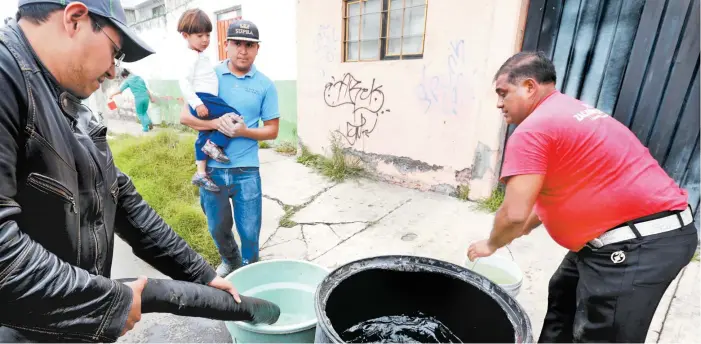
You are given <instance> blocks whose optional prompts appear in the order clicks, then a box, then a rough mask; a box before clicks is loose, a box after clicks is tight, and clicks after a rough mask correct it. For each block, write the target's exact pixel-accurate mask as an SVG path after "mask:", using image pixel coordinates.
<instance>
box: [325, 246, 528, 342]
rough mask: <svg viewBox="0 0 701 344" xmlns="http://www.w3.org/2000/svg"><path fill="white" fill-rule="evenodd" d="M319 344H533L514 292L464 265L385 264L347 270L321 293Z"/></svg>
mask: <svg viewBox="0 0 701 344" xmlns="http://www.w3.org/2000/svg"><path fill="white" fill-rule="evenodd" d="M314 301H315V308H316V316H317V319H318V324H317V327H316V335H315V342H316V343H351V342H356V343H366V342H409V341H416V342H422V343H437V342H442V343H446V342H452V343H456V342H457V343H460V342H462V343H474V342H477V343H532V342H533V334H532V329H531V323H530V320H529V318H528V315H527V314H526V312H524V310H523V309H522V308H521V306H520V305H519V304H518V302H516V300H514V299H513V298H512V297H511V296H510V295H509V294H507V292H506V291H504V290H503V289H502V288H501V287H499V286H498V285H496V284H494V283H492V282H491V281H489V280H488V279H486V278H484V277H483V276H481V275H479V274H477V273H475V272H472V271H470V270H468V269H466V268H464V267H461V266H459V265H455V264H451V263H448V262H444V261H440V260H436V259H431V258H425V257H414V256H379V257H372V258H366V259H361V260H357V261H354V262H351V263H348V264H346V265H343V266H341V267H339V268H337V269H335V270H334V271H332V272H331V273H329V275H327V276H326V278H325V279H324V280H323V281H322V282H321V284H320V285H319V287H318V288H317V290H316V295H315V300H314Z"/></svg>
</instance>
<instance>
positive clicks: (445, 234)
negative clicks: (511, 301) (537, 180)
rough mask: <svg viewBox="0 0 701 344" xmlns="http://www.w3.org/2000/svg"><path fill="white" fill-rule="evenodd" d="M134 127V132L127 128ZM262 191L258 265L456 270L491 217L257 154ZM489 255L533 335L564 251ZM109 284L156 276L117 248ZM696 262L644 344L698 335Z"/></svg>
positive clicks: (524, 244) (198, 331) (139, 334)
mask: <svg viewBox="0 0 701 344" xmlns="http://www.w3.org/2000/svg"><path fill="white" fill-rule="evenodd" d="M132 124H133V123H125V122H121V121H116V120H109V123H108V125H109V128H110V131H111V132H112V133H116V132H131V130H132V129H131V127H133V125H132ZM135 128H136V129H137V130H138V128H139V127H138V126H136V127H135ZM260 155H261V161H262V165H261V175H262V180H263V193H264V195H265V199H264V208H263V216H264V220H263V229H262V233H261V245H262V251H261V255H262V258H263V259H272V258H295V259H305V260H310V261H314V262H316V263H319V264H322V265H325V266H327V267H329V268H334V267H337V266H339V265H342V264H344V263H346V262H349V261H352V260H355V259H358V258H363V257H369V256H376V255H385V254H409V255H419V256H428V257H432V258H437V259H442V260H445V261H448V262H452V263H455V264H463V263H464V260H465V251H466V248H467V246H468V245H469V243H470V242H471V241H474V240H478V239H482V238H485V237H487V236H488V234H489V231H490V229H491V224H492V221H493V215H491V214H486V213H484V212H481V211H479V210H476V209H475V205H474V204H473V203H470V202H462V201H459V200H457V199H455V198H452V197H448V196H445V195H441V194H436V193H430V192H419V191H416V190H412V189H406V188H402V187H398V186H394V185H389V184H385V183H380V182H375V181H371V180H365V179H361V180H354V181H346V182H344V183H340V184H336V183H332V182H329V181H327V180H326V179H324V178H323V177H321V176H319V175H318V174H316V173H315V172H313V171H312V170H310V169H309V168H307V167H305V166H303V165H301V164H298V163H297V162H296V161H295V158H294V157H287V156H282V155H279V154H277V153H275V152H273V151H272V150H261V153H260ZM284 205H289V206H297V207H298V208H299V210H298V211H297V212H296V213H295V214H294V215H293V216H292V217H291V218H290V220H292V221H294V222H296V223H297V225H296V226H294V227H292V228H284V227H278V222H279V219H280V218H281V217H282V216H283V215H284V214H285V212H284V211H283V206H284ZM508 249H509V250H510V251H511V253H509V252H507V250H505V249H502V250H500V251H498V252H497V254H499V255H504V256H507V257H509V256H511V255H513V257H514V260H515V261H516V263H517V264H518V265H519V266H520V267H521V269H522V270H523V272H524V276H525V279H524V281H523V285H522V287H521V292H520V294H519V295H518V297H517V298H516V299H517V300H518V302H520V303H521V305H522V306H523V307H524V309H525V310H526V312H527V313H528V315H529V316H530V320H531V323H532V326H533V332H534V336H535V337H536V338H537V336H538V333H539V332H540V328H541V326H542V319H543V316H544V313H545V309H546V306H547V285H548V280H549V278H550V275H551V274H552V273H553V271H554V270H555V268H556V267H557V265H558V264H559V262H560V260H561V259H562V257H563V255H564V254H565V250H564V249H563V248H561V247H559V246H558V245H556V244H555V243H554V242H553V241H552V240H551V239H550V238H549V237H548V235H547V233H546V231H545V230H544V229H543V228H537V229H536V230H534V231H533V233H532V234H531V235H529V236H527V237H524V238H521V239H519V240H516V241H515V242H514V243H512V244H511V245H509V246H508ZM115 255H116V257H115V263H114V270H113V273H114V277H126V276H134V275H135V274H139V273H144V274H146V275H147V276H150V277H159V276H160V277H162V275H160V274H159V273H158V272H156V271H154V270H153V269H151V268H150V267H149V266H148V265H146V264H145V263H143V262H142V261H140V260H139V259H137V258H135V257H133V255H131V253H130V252H129V250H128V247H125V245H124V244H123V243H120V245H118V246H117V250H116V253H115ZM700 277H701V272H700V269H699V262H692V263H691V264H690V265H689V266H688V267H687V268H686V269H685V270H684V271H683V273H682V274H681V277H680V278H678V279H677V280H676V281H675V282H674V283H673V284H672V285H671V286H670V288H669V289H668V291H667V293H666V294H665V297H664V299H663V300H662V302H661V304H660V306H659V307H658V310H657V314H656V316H655V318H654V320H653V326H652V327H651V329H650V332H649V333H648V337H647V342H651V343H652V342H660V343H676V342H693V341H697V340H698V338H701V328H700V327H699V326H698V324H699V320H700V319H701V317H700V308H701V307H700V300H699V297H698V295H699V278H700ZM230 340H231V338H229V337H228V333H227V332H226V329H225V327H224V326H223V324H222V323H221V322H216V321H208V320H202V319H186V318H180V317H175V316H170V315H146V316H144V318H143V320H142V322H141V323H139V324H137V327H136V328H135V330H133V331H132V332H131V333H130V334H129V335H128V336H126V337H124V338H122V339H121V341H127V342H148V341H151V342H153V341H157V342H163V341H169V342H203V341H205V342H218V341H230Z"/></svg>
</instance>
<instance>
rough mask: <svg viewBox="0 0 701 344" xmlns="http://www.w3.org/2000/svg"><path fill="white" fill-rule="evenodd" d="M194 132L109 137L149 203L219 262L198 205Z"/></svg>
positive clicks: (213, 262) (208, 257)
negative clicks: (194, 179) (192, 179)
mask: <svg viewBox="0 0 701 344" xmlns="http://www.w3.org/2000/svg"><path fill="white" fill-rule="evenodd" d="M194 142H195V135H192V134H185V133H178V132H177V131H174V130H164V131H162V132H160V133H158V134H156V135H146V136H139V137H135V136H129V135H121V136H117V137H115V138H114V139H111V140H110V147H111V148H112V152H113V154H114V159H115V164H116V165H117V167H119V169H121V170H122V171H123V172H124V173H126V174H127V175H129V176H130V177H131V178H132V180H133V181H134V185H136V189H137V190H138V191H139V193H141V195H142V196H143V197H144V199H145V200H146V202H148V203H149V204H150V205H151V207H153V208H154V209H155V210H156V212H158V214H160V215H161V216H162V217H163V219H164V220H165V221H166V223H168V224H169V225H170V226H171V227H172V228H173V229H174V230H175V232H176V233H178V235H180V236H181V237H182V238H183V239H185V241H187V242H188V243H189V244H190V246H191V247H192V248H193V249H195V251H197V252H199V253H200V254H202V256H203V257H204V258H205V259H206V260H207V261H208V262H209V263H210V264H211V265H212V266H216V265H217V264H219V262H220V258H219V254H218V253H217V249H216V247H215V246H214V242H213V241H212V238H211V237H210V235H209V232H208V231H207V221H206V219H205V216H204V214H203V213H202V209H201V208H200V205H199V192H198V189H197V187H195V186H194V185H192V184H191V183H190V178H191V177H192V174H193V173H195V161H194Z"/></svg>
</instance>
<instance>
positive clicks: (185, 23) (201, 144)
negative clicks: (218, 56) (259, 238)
mask: <svg viewBox="0 0 701 344" xmlns="http://www.w3.org/2000/svg"><path fill="white" fill-rule="evenodd" d="M178 32H179V33H181V34H182V35H183V38H185V40H186V41H187V44H188V49H187V50H186V52H184V56H182V58H184V59H185V65H184V66H183V68H184V69H183V73H182V75H181V78H180V80H179V82H180V90H181V92H182V94H183V97H184V98H185V100H186V101H187V103H188V104H189V105H190V113H191V114H192V115H193V116H196V117H198V118H200V119H215V118H219V117H221V116H223V115H225V114H229V113H234V114H236V115H240V114H239V113H238V111H236V109H234V108H233V107H231V106H230V105H228V104H227V103H226V102H225V101H224V100H222V99H221V98H219V97H218V93H219V80H218V79H217V74H216V72H215V71H214V65H213V64H212V63H211V61H210V60H209V58H208V57H207V56H206V55H205V54H204V53H203V52H204V50H205V49H207V47H208V46H209V36H210V33H211V32H212V22H211V21H210V20H209V17H208V16H207V14H206V13H205V12H204V11H202V10H200V9H196V8H195V9H189V10H187V11H185V12H184V13H183V14H182V16H181V17H180V20H179V21H178ZM230 140H231V138H229V137H228V136H226V135H224V134H222V133H221V132H219V131H216V130H207V131H200V132H199V135H198V136H197V141H195V160H196V165H197V172H195V175H194V176H193V177H192V183H193V184H195V185H197V186H200V187H203V188H205V189H207V190H209V191H214V192H216V191H219V187H217V185H216V184H214V182H213V181H212V180H211V179H210V178H209V176H208V175H207V172H206V167H207V158H208V157H209V158H212V159H214V160H216V161H218V162H221V163H228V162H229V158H228V157H227V156H226V154H224V150H223V148H226V146H227V145H228V143H229V141H230Z"/></svg>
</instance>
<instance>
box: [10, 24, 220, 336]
mask: <svg viewBox="0 0 701 344" xmlns="http://www.w3.org/2000/svg"><path fill="white" fill-rule="evenodd" d="M0 90H1V91H2V94H0V342H6V341H12V340H13V338H14V339H16V338H18V337H25V338H28V339H30V340H33V341H34V340H37V341H44V340H48V341H52V342H57V341H71V342H78V341H80V342H85V341H87V342H96V341H99V342H113V341H115V340H116V339H117V337H118V336H119V335H120V333H121V331H122V329H123V328H124V325H125V322H126V318H127V314H128V311H129V308H130V306H131V302H132V293H131V289H130V288H129V287H127V286H126V285H124V284H121V283H118V282H116V281H114V280H111V279H110V278H109V276H110V270H111V267H112V253H113V247H114V234H115V233H116V234H117V235H119V236H120V237H121V238H122V239H124V240H125V241H126V242H127V243H128V244H129V245H131V247H132V248H133V251H134V253H135V254H136V255H137V256H138V257H140V258H142V259H144V260H145V261H146V262H148V263H149V264H151V265H153V266H154V267H155V268H157V269H158V270H160V271H161V272H163V273H165V274H167V275H168V276H170V277H171V278H173V279H178V280H185V281H191V282H196V283H200V284H206V283H209V282H210V281H211V280H212V279H214V277H215V276H216V274H215V272H214V270H213V269H212V268H211V267H210V266H209V265H208V264H207V263H206V262H205V261H204V259H203V258H202V257H201V256H200V255H199V254H197V253H196V252H194V251H193V250H192V249H191V248H190V247H189V246H188V245H187V243H185V241H184V240H182V239H181V238H180V237H179V236H178V235H177V234H176V233H175V232H174V231H173V230H172V229H171V228H170V227H169V226H168V225H167V224H166V223H165V222H164V221H163V220H162V219H161V218H160V217H159V216H158V215H157V214H156V212H155V211H154V210H153V209H152V208H151V207H150V206H149V205H148V204H146V202H145V201H144V200H143V199H142V198H141V196H140V195H139V194H138V193H137V191H136V190H135V188H134V184H132V181H131V180H130V179H129V177H128V176H126V175H124V174H123V173H122V172H120V171H119V169H118V168H117V167H116V166H115V165H114V160H113V157H112V153H111V152H110V149H109V147H108V146H107V140H106V134H107V128H106V127H104V126H103V125H101V124H100V123H98V122H97V121H96V120H95V119H94V117H93V116H92V114H91V113H90V112H89V109H88V108H87V107H85V106H83V105H82V104H81V103H80V100H79V99H77V98H75V97H74V96H72V95H70V94H69V93H68V92H66V91H65V90H63V89H62V88H61V87H60V86H59V85H58V83H57V82H56V81H55V79H54V78H53V77H52V76H51V75H50V74H49V72H48V70H47V69H46V68H45V67H44V66H43V64H41V62H39V60H38V58H37V57H36V55H35V53H34V51H33V50H32V48H31V47H30V45H29V43H28V41H27V39H26V37H25V36H24V34H23V33H22V31H21V29H20V28H19V26H18V25H17V24H16V23H15V22H14V21H13V22H11V23H8V25H7V26H5V27H3V28H2V29H0ZM3 336H4V337H3Z"/></svg>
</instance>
